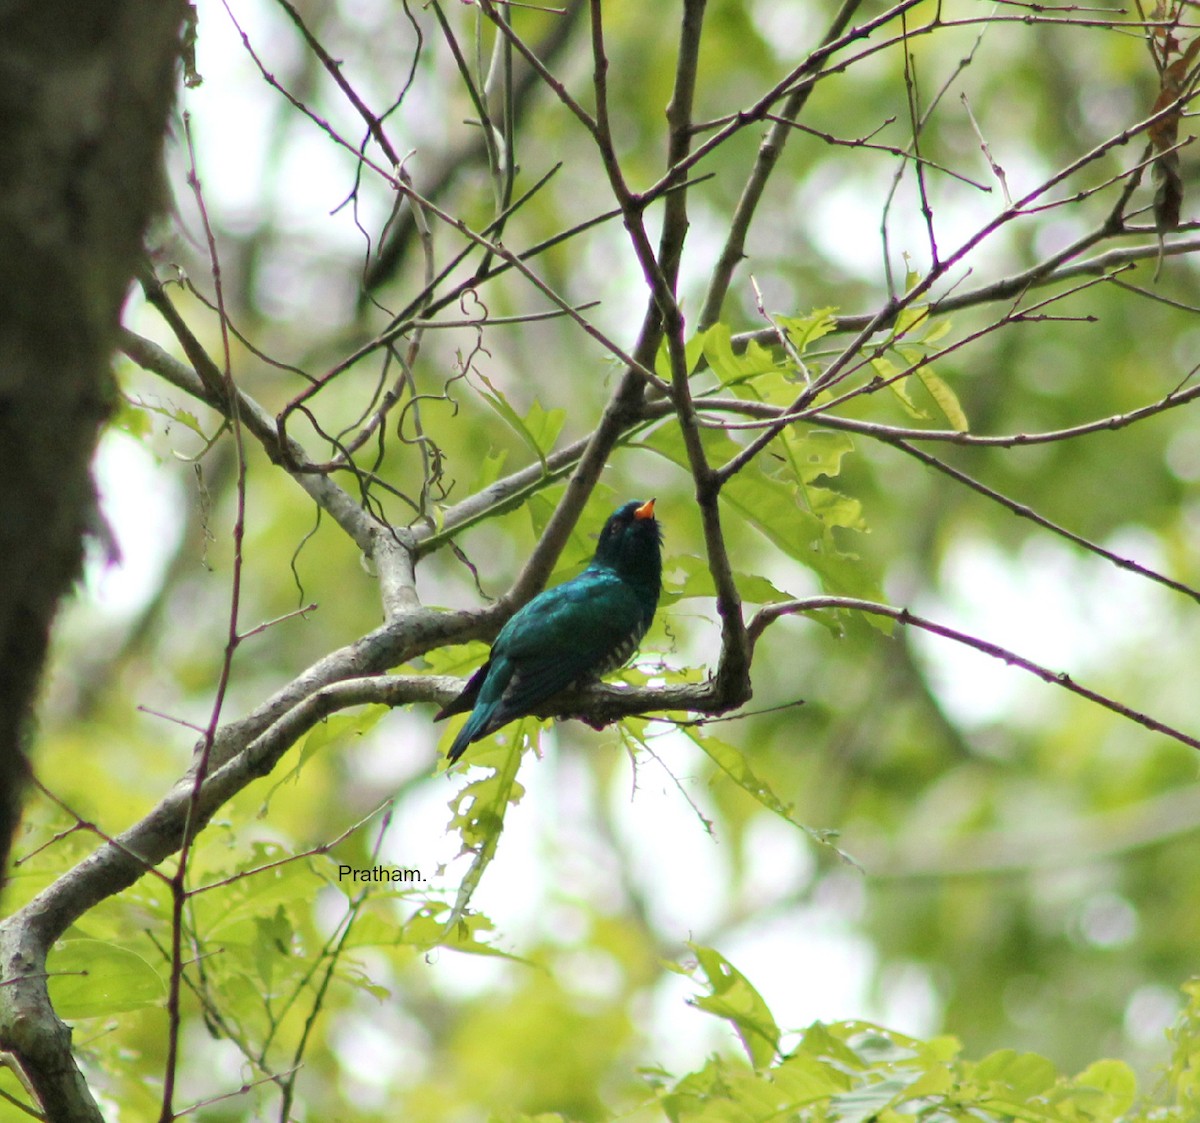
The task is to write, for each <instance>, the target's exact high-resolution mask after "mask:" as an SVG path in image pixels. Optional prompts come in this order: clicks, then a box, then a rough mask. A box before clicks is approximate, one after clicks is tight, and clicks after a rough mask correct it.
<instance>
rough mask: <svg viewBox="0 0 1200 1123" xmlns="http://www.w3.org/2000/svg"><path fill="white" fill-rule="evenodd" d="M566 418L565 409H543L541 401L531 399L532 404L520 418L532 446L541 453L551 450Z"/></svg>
mask: <svg viewBox="0 0 1200 1123" xmlns="http://www.w3.org/2000/svg"><path fill="white" fill-rule="evenodd" d="M566 419H567V411H566V410H565V409H545V408H543V406H542V403H541V402H540V401H538V400H537V398H534V399H533V405H532V406H530V408H529V412H528V413H527V414H526V415H525V417H524V418H523V419H522V420H523V422H524V425H525V431H526V432H527V433H528V434H529V436H530V439H531V440H532V441H533V442H534V446H535V447H536V449H537V450H538V452H541V453H547V452H551V451H553V449H554V442H555V441H557V440H558V435H559V433H561V432H562V427H563V422H565V421H566Z"/></svg>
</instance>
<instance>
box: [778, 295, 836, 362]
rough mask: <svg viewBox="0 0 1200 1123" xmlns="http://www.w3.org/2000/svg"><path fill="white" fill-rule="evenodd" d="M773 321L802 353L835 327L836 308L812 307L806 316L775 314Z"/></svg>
mask: <svg viewBox="0 0 1200 1123" xmlns="http://www.w3.org/2000/svg"><path fill="white" fill-rule="evenodd" d="M775 322H776V323H778V324H779V326H780V327H781V328H783V330H784V331H785V332H787V337H788V342H789V343H791V345H792V346H793V347H795V348H796V350H797V351H799V352H800V353H801V354H803V353H804V352H805V351H807V350H808V348H809V346H810V345H811V344H813V343H815V342H816V341H817V340H818V339H820V338H821V337H822V336H826V335H828V334H829V333H830V332H831V331H833V330H834V328H836V327H837V308H836V307H834V306H830V307H828V308H814V309H813V310H812V311H811V312H810V313H809V314H808V315H807V316H776V317H775Z"/></svg>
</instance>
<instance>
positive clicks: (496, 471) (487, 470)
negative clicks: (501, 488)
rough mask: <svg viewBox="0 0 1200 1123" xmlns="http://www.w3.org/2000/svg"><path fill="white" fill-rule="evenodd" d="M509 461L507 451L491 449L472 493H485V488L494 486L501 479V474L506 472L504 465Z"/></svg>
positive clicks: (483, 461) (481, 465)
mask: <svg viewBox="0 0 1200 1123" xmlns="http://www.w3.org/2000/svg"><path fill="white" fill-rule="evenodd" d="M507 459H508V450H507V449H503V448H502V449H499V450H496V449H489V450H488V453H487V455H486V456H485V457H484V458H483V460H482V462H481V463H480V465H479V472H478V473H477V474H476V476H475V480H474V482H473V483H472V484H471V491H472V492H478V491H483V489H484V488H486V487H490V486H491V485H492V484H494V483H495V482H496V481H497V480H498V479H499V478H500V473H501V472H502V471H503V470H504V463H505V461H506V460H507Z"/></svg>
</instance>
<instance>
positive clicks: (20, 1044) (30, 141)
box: [0, 0, 186, 1120]
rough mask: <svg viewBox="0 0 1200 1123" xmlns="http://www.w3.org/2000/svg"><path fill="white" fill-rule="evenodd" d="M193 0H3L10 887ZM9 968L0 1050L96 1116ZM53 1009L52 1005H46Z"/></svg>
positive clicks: (1, 344) (0, 346) (1, 212)
mask: <svg viewBox="0 0 1200 1123" xmlns="http://www.w3.org/2000/svg"><path fill="white" fill-rule="evenodd" d="M185 12H186V4H185V3H184V0H105V2H104V3H91V2H87V0H84V2H80V0H0V873H2V871H3V870H4V869H5V866H6V863H7V858H8V851H9V847H10V845H11V842H12V835H13V831H14V829H15V827H16V822H17V817H18V814H19V810H20V793H21V788H22V786H23V780H24V778H25V775H26V771H27V769H26V763H25V760H26V758H25V751H26V742H27V741H28V740H29V739H30V729H31V724H32V712H33V703H34V700H35V698H36V694H37V689H38V684H39V681H40V678H41V670H42V664H43V661H44V659H45V655H46V649H47V643H48V639H49V634H50V626H51V623H52V621H53V618H54V613H55V609H56V607H57V605H58V602H59V600H60V599H61V597H62V596H63V594H64V593H66V592H67V591H68V590H69V589H70V587H71V584H72V582H73V581H74V579H75V578H76V576H77V575H78V573H79V568H80V561H81V557H82V552H83V545H82V543H83V535H84V532H85V529H86V527H87V525H88V523H89V520H90V519H92V518H93V517H94V505H95V501H94V494H93V490H92V483H91V477H90V473H89V461H90V459H91V455H92V451H93V449H94V446H95V443H96V437H97V434H98V431H99V427H100V424H101V422H102V421H103V419H104V417H105V416H106V414H107V412H108V410H109V404H110V402H111V399H112V389H111V379H110V373H109V363H110V358H111V356H112V354H113V351H114V341H115V338H116V332H117V327H118V320H119V315H120V310H121V305H122V303H123V301H124V298H125V293H126V291H127V288H128V286H129V282H130V280H131V278H132V276H133V273H134V271H135V269H136V268H137V265H138V262H139V258H140V256H141V252H142V236H143V233H144V231H145V228H146V224H147V222H148V221H149V219H150V218H151V216H152V215H153V213H154V211H155V210H156V209H157V208H158V207H159V206H160V204H161V203H162V201H163V187H162V184H163V178H162V174H161V159H162V146H163V137H164V135H165V133H166V128H167V120H168V114H169V112H170V107H171V102H172V98H173V93H174V88H175V69H176V60H177V58H178V55H179V29H180V26H181V23H182V21H183V18H184V15H185ZM4 958H5V961H4V962H0V981H2V982H3V983H4V984H5V985H4V986H3V988H0V989H3V990H4V991H5V992H6V994H5V995H4V998H5V1000H6V1004H7V1009H3V1008H0V1048H3V1049H7V1050H11V1051H13V1052H14V1053H16V1054H17V1056H18V1059H19V1060H21V1062H22V1067H23V1068H24V1069H25V1071H26V1075H27V1076H28V1077H29V1079H30V1082H31V1084H32V1085H33V1087H34V1088H35V1090H36V1091H37V1094H38V1096H39V1098H40V1099H41V1100H42V1104H43V1106H44V1108H45V1110H46V1112H47V1115H48V1117H49V1118H52V1119H55V1120H75V1119H88V1120H93V1119H98V1118H99V1117H100V1116H99V1112H98V1110H97V1108H96V1105H95V1104H94V1102H92V1101H91V1097H90V1095H89V1094H88V1092H87V1089H86V1086H84V1085H83V1084H82V1079H81V1077H80V1076H79V1073H78V1070H77V1069H76V1068H75V1066H74V1062H73V1059H72V1058H71V1055H70V1051H69V1031H68V1030H67V1029H66V1027H65V1026H63V1025H62V1024H61V1023H60V1022H58V1020H57V1018H55V1017H54V1015H53V1012H52V1011H51V1010H50V1008H49V1003H48V1002H45V1001H44V1000H45V985H44V981H39V982H37V983H36V984H33V982H32V980H30V979H28V978H26V976H28V975H29V972H30V971H35V970H36V968H37V965H36V964H28V963H23V962H22V959H23V957H22V956H21V955H20V954H16V955H9V956H5V957H4ZM43 1002H44V1005H43Z"/></svg>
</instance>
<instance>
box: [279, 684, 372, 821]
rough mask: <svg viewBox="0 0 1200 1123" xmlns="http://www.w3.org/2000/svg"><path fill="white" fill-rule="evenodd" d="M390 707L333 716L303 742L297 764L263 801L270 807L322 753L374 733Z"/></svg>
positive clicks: (367, 708)
mask: <svg viewBox="0 0 1200 1123" xmlns="http://www.w3.org/2000/svg"><path fill="white" fill-rule="evenodd" d="M389 708H390V707H388V706H383V705H368V706H362V707H361V708H359V709H356V710H344V711H342V712H341V713H336V714H330V715H329V716H328V717H326V718H323V719H322V720H321V721H319V722H317V724H316V725H314V726H313V727H312V729H310V730H309V731H308V733H307V734H306V735H305V737H304V739H303V740H302V741H301V742H300V754H299V756H297V758H296V763H295V764H294V765H292V767H291V768H289V769H288V770H287V772H286V773H284V775H283V776H281V777H280V778H279V779H278V780H277V781H276V782H275V783H274V784H272V785H271V787H270V789H269V790H268V792H267V794H266V797H265V798H264V800H263V804H264V806H267V805H269V804H270V802H271V799H272V797H273V796H274V795H275V793H276V792H277V791H279V789H280V788H282V787H283V786H284V785H285V784H288V783H292V782H293V781H295V780H296V779H298V778H299V776H300V773H301V771H302V770H303V768H304V766H305V765H306V764H307V763H308V762H309V761H310V760H311V759H312V758H313V757H314V756H315V755H316V754H317V753H319V752H320V751H321V750H322V749H325V748H328V747H329V746H330V745H332V744H335V743H337V742H338V741H341V740H343V739H344V738H347V737H361V736H362V735H363V734H365V733H368V732H370V730H372V729H373V728H374V727H375V726H376V724H377V723H378V722H379V721H380V720H381V719H382V717H383V716H384V714H386V713H388V712H389Z"/></svg>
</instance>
